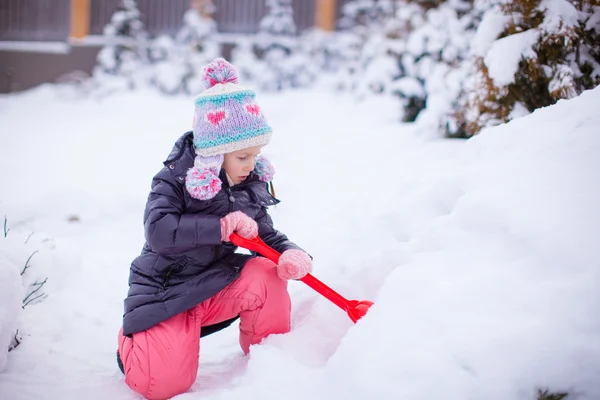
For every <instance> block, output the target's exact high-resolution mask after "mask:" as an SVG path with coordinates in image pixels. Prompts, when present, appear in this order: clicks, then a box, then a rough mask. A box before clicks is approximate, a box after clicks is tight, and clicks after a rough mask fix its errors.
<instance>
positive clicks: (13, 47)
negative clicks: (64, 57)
mask: <svg viewBox="0 0 600 400" xmlns="http://www.w3.org/2000/svg"><path fill="white" fill-rule="evenodd" d="M65 40H66V38H65ZM0 50H1V51H23V52H27V53H29V52H33V53H55V54H67V53H68V52H69V51H71V46H70V45H69V44H68V43H67V42H66V41H65V42H32V41H0Z"/></svg>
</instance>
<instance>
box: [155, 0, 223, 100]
mask: <svg viewBox="0 0 600 400" xmlns="http://www.w3.org/2000/svg"><path fill="white" fill-rule="evenodd" d="M209 4H210V5H212V3H209ZM212 7H213V8H210V9H204V12H203V13H201V12H200V11H199V10H197V9H195V8H191V9H189V10H188V11H187V12H186V13H185V14H184V17H183V25H182V28H181V29H180V30H179V32H178V33H177V35H176V36H175V38H171V37H169V36H166V35H161V36H159V37H158V38H156V39H154V40H153V41H152V43H151V45H150V54H151V60H152V63H153V64H154V65H153V67H152V83H153V84H154V85H155V86H156V87H157V88H158V90H159V91H160V92H161V93H164V94H177V93H186V94H195V93H199V92H200V91H202V89H203V85H202V81H201V75H202V71H203V66H204V65H206V64H207V63H208V62H210V61H211V60H213V59H214V58H216V57H218V56H219V55H220V47H219V45H218V44H217V43H216V42H215V40H213V35H214V34H215V33H216V31H217V24H216V22H215V21H214V20H213V19H212V16H211V13H209V11H214V6H212Z"/></svg>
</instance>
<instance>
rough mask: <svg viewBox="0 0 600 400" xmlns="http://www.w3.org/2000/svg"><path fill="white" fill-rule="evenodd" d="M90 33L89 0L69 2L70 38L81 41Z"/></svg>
mask: <svg viewBox="0 0 600 400" xmlns="http://www.w3.org/2000/svg"><path fill="white" fill-rule="evenodd" d="M89 33H90V0H71V35H70V36H71V38H74V39H81V38H84V37H86V36H87V35H89Z"/></svg>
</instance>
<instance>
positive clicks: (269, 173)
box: [254, 156, 275, 182]
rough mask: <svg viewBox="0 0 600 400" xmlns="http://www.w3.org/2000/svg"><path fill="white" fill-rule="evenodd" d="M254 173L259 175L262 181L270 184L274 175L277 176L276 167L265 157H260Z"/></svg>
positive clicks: (255, 164) (257, 159)
mask: <svg viewBox="0 0 600 400" xmlns="http://www.w3.org/2000/svg"><path fill="white" fill-rule="evenodd" d="M254 173H255V174H256V175H258V178H259V179H260V180H261V181H263V182H270V181H272V180H273V175H275V167H274V166H273V164H271V162H270V161H269V160H267V159H266V158H264V157H263V156H258V157H256V162H255V163H254Z"/></svg>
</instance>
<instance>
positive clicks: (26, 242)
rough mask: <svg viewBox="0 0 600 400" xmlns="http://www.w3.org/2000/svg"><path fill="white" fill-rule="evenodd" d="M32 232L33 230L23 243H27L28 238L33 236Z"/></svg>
mask: <svg viewBox="0 0 600 400" xmlns="http://www.w3.org/2000/svg"><path fill="white" fill-rule="evenodd" d="M34 233H35V232H31V233H30V234H29V236H27V239H26V240H25V244H27V242H29V239H30V238H31V237H32V236H33V234H34Z"/></svg>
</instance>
